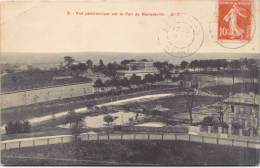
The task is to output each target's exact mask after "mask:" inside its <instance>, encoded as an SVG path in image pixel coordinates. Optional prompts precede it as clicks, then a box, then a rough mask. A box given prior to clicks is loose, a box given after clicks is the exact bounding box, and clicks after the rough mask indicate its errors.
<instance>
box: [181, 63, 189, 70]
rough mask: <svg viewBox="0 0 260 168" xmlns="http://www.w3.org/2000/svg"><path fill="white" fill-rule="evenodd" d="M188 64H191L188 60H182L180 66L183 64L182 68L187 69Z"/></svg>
mask: <svg viewBox="0 0 260 168" xmlns="http://www.w3.org/2000/svg"><path fill="white" fill-rule="evenodd" d="M188 64H189V63H188V62H187V61H182V62H181V64H180V66H181V68H182V69H186V68H187V66H188Z"/></svg>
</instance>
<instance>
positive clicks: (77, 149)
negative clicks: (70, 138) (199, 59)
mask: <svg viewBox="0 0 260 168" xmlns="http://www.w3.org/2000/svg"><path fill="white" fill-rule="evenodd" d="M259 152H260V151H259V150H256V149H247V148H240V147H231V146H224V145H213V144H201V143H193V142H192V143H189V142H183V141H163V142H162V141H153V142H148V141H123V142H122V141H111V142H107V141H103V142H102V141H99V142H81V143H79V144H75V143H68V144H56V145H49V146H39V147H34V148H33V147H29V148H23V149H21V150H19V149H12V150H7V151H3V152H2V163H3V164H5V165H96V164H102V165H111V164H112V165H120V164H121V165H129V164H130V163H131V164H138V165H142V164H151V165H153V164H159V165H179V166H181V165H182V166H187V165H256V164H258V163H259ZM7 157H8V158H7ZM10 157H11V158H10ZM20 157H26V158H20ZM17 158H19V159H17ZM59 159H61V160H59ZM64 159H65V160H66V159H69V160H73V161H72V162H70V163H69V162H68V161H65V160H64ZM75 160H80V161H78V162H77V161H75ZM83 160H88V161H83ZM89 160H92V162H91V161H89ZM106 162H108V163H106Z"/></svg>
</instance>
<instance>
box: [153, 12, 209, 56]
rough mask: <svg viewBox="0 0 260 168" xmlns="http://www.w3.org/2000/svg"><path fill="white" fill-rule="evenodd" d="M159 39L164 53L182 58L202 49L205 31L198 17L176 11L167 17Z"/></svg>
mask: <svg viewBox="0 0 260 168" xmlns="http://www.w3.org/2000/svg"><path fill="white" fill-rule="evenodd" d="M157 40H158V42H159V44H160V46H161V48H162V50H163V52H164V53H166V54H167V55H170V56H174V57H180V58H182V57H187V56H191V55H193V54H194V53H196V52H197V51H198V50H199V49H200V47H201V46H202V44H203V41H204V32H203V28H202V25H201V23H200V22H199V20H198V19H197V18H195V17H193V16H190V15H187V14H185V13H176V15H171V16H169V17H167V18H165V20H164V23H163V26H162V29H161V30H160V32H159V35H158V39H157Z"/></svg>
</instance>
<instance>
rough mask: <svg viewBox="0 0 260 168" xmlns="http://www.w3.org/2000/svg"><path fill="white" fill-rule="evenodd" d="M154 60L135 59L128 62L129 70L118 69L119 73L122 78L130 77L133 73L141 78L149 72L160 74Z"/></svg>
mask: <svg viewBox="0 0 260 168" xmlns="http://www.w3.org/2000/svg"><path fill="white" fill-rule="evenodd" d="M153 63H154V62H153V61H134V62H130V63H129V64H127V67H128V70H120V71H117V74H118V76H119V77H120V78H128V79H130V78H131V76H133V74H135V75H136V76H140V77H141V79H143V78H144V77H145V75H147V74H152V75H154V74H158V73H159V72H158V70H157V68H156V67H154V65H153Z"/></svg>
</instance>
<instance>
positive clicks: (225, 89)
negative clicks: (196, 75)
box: [202, 83, 260, 96]
mask: <svg viewBox="0 0 260 168" xmlns="http://www.w3.org/2000/svg"><path fill="white" fill-rule="evenodd" d="M259 86H260V84H258V83H255V84H254V85H252V84H250V83H236V84H235V85H234V88H233V89H234V91H235V92H236V93H244V92H245V93H246V92H255V93H256V94H259ZM202 90H203V91H210V92H213V93H214V94H218V95H223V96H228V95H229V92H231V91H232V85H217V86H210V87H205V88H203V89H202Z"/></svg>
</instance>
